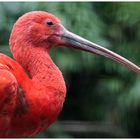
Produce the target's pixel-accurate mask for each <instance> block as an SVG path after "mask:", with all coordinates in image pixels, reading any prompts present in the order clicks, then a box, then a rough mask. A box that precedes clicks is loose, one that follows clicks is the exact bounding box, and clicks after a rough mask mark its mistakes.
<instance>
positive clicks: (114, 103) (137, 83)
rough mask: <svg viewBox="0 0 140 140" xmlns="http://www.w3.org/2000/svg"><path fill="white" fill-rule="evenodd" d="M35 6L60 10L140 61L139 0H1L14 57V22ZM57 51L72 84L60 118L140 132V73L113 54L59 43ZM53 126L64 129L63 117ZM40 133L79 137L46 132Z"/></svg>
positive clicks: (0, 44)
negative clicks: (32, 0) (2, 0)
mask: <svg viewBox="0 0 140 140" xmlns="http://www.w3.org/2000/svg"><path fill="white" fill-rule="evenodd" d="M32 10H45V11H46V10H47V11H49V12H51V13H53V14H55V15H56V16H58V17H59V18H60V19H61V20H62V23H63V25H65V27H66V28H67V29H69V30H70V31H72V32H74V33H76V34H78V35H80V36H83V37H84V38H86V39H88V40H91V41H93V42H95V43H98V44H100V45H102V46H105V47H107V48H108V49H111V50H113V51H115V52H117V53H119V54H120V55H122V56H125V57H126V58H128V59H129V60H131V61H132V62H135V63H136V64H138V65H140V55H139V53H140V47H139V45H140V3H139V2H102V3H100V2H11V3H10V2H0V51H2V52H4V53H6V54H8V55H10V56H11V54H10V50H9V47H8V39H9V35H10V31H11V29H12V25H13V24H14V22H15V21H16V19H17V18H18V17H19V16H21V15H22V14H24V13H26V12H28V11H32ZM51 56H52V58H53V60H54V61H55V63H56V64H57V65H58V66H59V68H60V69H61V71H62V72H63V75H64V77H65V80H66V85H67V98H66V102H65V104H64V108H63V111H62V113H61V115H60V117H59V119H58V120H80V121H92V122H93V123H94V122H97V121H99V122H109V123H111V124H113V125H116V126H119V127H120V128H123V129H124V130H125V131H127V132H128V133H129V135H130V136H131V137H139V136H140V133H139V131H140V125H139V123H140V77H139V76H138V75H137V74H135V73H134V72H132V71H130V70H128V69H127V68H125V67H124V66H122V65H120V64H117V63H115V62H113V61H111V60H108V59H107V58H103V57H101V56H97V55H93V54H90V53H87V52H82V51H77V50H73V49H65V48H53V49H52V51H51ZM53 127H54V128H55V127H60V128H61V124H60V123H59V121H58V122H57V123H55V125H54V126H53ZM51 129H53V128H51ZM38 137H75V136H74V135H70V134H68V133H63V132H62V134H59V135H58V134H54V133H50V132H49V131H48V132H47V131H46V132H44V133H42V134H40V135H38ZM93 137H94V135H93ZM98 137H102V134H100V135H99V136H98Z"/></svg>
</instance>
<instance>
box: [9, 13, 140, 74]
mask: <svg viewBox="0 0 140 140" xmlns="http://www.w3.org/2000/svg"><path fill="white" fill-rule="evenodd" d="M23 43H24V44H25V45H26V46H23ZM17 44H18V45H17ZM20 44H21V45H20ZM10 46H11V50H12V51H13V52H15V51H17V50H20V51H21V52H22V50H24V49H25V48H27V47H30V46H34V47H43V48H46V49H47V50H49V48H51V47H52V46H65V47H71V48H76V49H80V50H84V51H88V52H91V53H95V54H99V55H102V56H105V57H107V58H110V59H112V60H114V61H117V62H119V63H121V64H123V65H126V66H127V67H128V68H129V69H131V70H133V71H135V72H137V73H140V69H139V67H137V66H136V65H135V64H133V63H132V62H130V61H128V60H127V59H125V58H123V57H121V56H120V55H118V54H116V53H114V52H112V51H110V50H108V49H106V48H104V47H102V46H100V45H97V44H95V43H92V42H90V41H88V40H86V39H84V38H82V37H80V36H78V35H76V34H74V33H71V32H69V31H68V30H67V29H66V28H64V26H63V25H62V23H61V21H60V20H59V19H58V18H57V17H56V16H54V15H52V14H50V13H48V12H44V11H33V12H29V13H26V14H24V15H23V16H21V17H20V18H19V19H18V20H17V22H16V23H15V25H14V26H13V30H12V33H11V36H10Z"/></svg>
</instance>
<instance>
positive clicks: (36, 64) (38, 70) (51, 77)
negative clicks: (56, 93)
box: [19, 47, 65, 91]
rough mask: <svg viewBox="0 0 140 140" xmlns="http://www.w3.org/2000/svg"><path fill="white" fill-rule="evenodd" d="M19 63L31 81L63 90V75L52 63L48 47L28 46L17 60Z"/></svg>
mask: <svg viewBox="0 0 140 140" xmlns="http://www.w3.org/2000/svg"><path fill="white" fill-rule="evenodd" d="M19 61H20V64H21V65H22V66H23V67H24V69H25V70H26V71H27V73H29V75H30V77H31V79H32V82H34V83H37V84H36V85H38V86H40V85H41V86H42V85H43V86H50V87H52V88H56V89H58V90H63V91H65V83H64V79H63V76H62V74H61V72H60V70H59V69H58V67H57V66H56V65H55V64H54V63H53V61H52V59H51V57H50V55H49V49H46V48H45V47H30V49H28V50H27V51H26V53H25V55H23V56H22V60H19Z"/></svg>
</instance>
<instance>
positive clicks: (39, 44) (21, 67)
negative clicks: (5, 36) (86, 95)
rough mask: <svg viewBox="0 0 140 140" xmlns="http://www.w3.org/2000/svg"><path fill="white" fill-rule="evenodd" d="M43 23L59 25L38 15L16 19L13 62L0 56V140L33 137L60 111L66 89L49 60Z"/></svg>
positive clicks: (33, 14) (12, 44) (11, 40)
mask: <svg viewBox="0 0 140 140" xmlns="http://www.w3.org/2000/svg"><path fill="white" fill-rule="evenodd" d="M47 19H51V20H53V21H55V22H58V21H59V20H58V19H57V18H56V17H54V16H53V15H51V14H49V13H46V12H39V11H37V12H31V13H28V14H25V15H24V16H23V17H21V18H19V19H18V21H17V22H16V23H15V25H14V27H13V31H12V33H11V37H10V45H11V50H12V52H13V55H14V57H15V59H16V60H17V62H16V61H14V60H12V59H11V58H9V57H7V56H5V55H4V54H0V77H1V79H0V98H1V102H0V105H1V106H0V137H29V136H32V135H33V134H37V133H39V132H40V131H43V130H44V129H46V128H47V127H48V126H49V125H50V124H51V123H52V122H53V121H54V120H55V119H56V117H57V116H58V114H59V112H60V111H61V109H62V106H63V102H64V99H65V93H66V88H65V83H64V80H63V77H62V74H61V72H60V71H59V69H58V68H57V66H56V65H55V64H54V63H53V62H52V60H51V58H50V55H49V49H50V45H48V43H47V41H46V42H44V39H45V38H47V36H45V34H46V32H47V33H49V34H50V28H47V26H46V25H45V24H46V23H45V22H46V21H47ZM25 71H26V72H27V73H28V74H29V75H27V74H26V72H25ZM29 77H30V78H29ZM9 105H10V107H9Z"/></svg>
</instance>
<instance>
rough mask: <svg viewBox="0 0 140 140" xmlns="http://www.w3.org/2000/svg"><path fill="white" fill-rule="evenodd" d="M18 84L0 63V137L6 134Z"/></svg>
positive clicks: (14, 104)
mask: <svg viewBox="0 0 140 140" xmlns="http://www.w3.org/2000/svg"><path fill="white" fill-rule="evenodd" d="M17 89H18V83H17V80H16V78H15V76H14V75H13V74H12V73H11V72H10V71H9V70H8V67H7V66H6V65H4V64H2V63H0V135H1V134H2V135H4V134H5V133H6V130H7V128H8V127H9V124H10V119H11V115H12V114H13V111H14V108H15V106H16V98H17V96H16V95H17Z"/></svg>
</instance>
